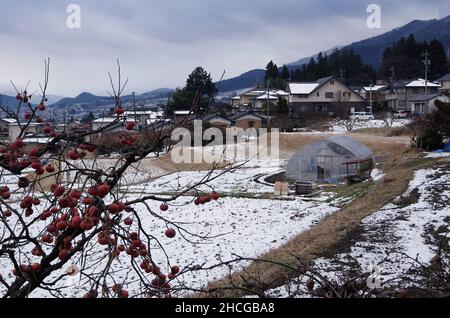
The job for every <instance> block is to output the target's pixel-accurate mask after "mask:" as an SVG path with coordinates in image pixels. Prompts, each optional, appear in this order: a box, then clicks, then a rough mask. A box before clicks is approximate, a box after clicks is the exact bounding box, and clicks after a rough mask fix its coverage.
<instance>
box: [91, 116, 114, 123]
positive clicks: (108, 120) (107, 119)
mask: <svg viewBox="0 0 450 318" xmlns="http://www.w3.org/2000/svg"><path fill="white" fill-rule="evenodd" d="M115 120H117V117H101V118H98V119H96V120H94V121H93V123H112V122H113V121H115Z"/></svg>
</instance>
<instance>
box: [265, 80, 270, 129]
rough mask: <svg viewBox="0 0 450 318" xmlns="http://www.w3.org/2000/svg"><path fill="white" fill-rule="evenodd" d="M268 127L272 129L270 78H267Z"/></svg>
mask: <svg viewBox="0 0 450 318" xmlns="http://www.w3.org/2000/svg"><path fill="white" fill-rule="evenodd" d="M266 86H267V126H268V127H267V128H268V129H270V79H269V78H268V79H267V83H266Z"/></svg>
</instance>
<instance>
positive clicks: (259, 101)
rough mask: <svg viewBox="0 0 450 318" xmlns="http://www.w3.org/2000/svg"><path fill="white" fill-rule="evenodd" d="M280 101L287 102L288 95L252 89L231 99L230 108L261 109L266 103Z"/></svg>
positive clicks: (278, 91)
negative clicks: (246, 107) (247, 107)
mask: <svg viewBox="0 0 450 318" xmlns="http://www.w3.org/2000/svg"><path fill="white" fill-rule="evenodd" d="M280 99H285V100H288V99H289V93H288V92H285V91H283V90H278V89H272V90H269V91H267V90H264V89H261V88H254V89H251V90H249V91H247V92H244V93H242V94H241V95H238V96H234V97H232V98H231V106H232V107H233V109H235V108H237V107H239V106H249V107H252V108H254V109H261V108H262V107H263V106H264V105H265V104H267V101H270V102H271V103H276V102H277V101H278V100H280Z"/></svg>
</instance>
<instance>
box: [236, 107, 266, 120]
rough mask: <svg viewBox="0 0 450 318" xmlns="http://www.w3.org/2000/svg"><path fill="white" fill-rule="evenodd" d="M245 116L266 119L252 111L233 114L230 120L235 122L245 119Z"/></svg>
mask: <svg viewBox="0 0 450 318" xmlns="http://www.w3.org/2000/svg"><path fill="white" fill-rule="evenodd" d="M245 116H256V117H259V118H261V119H266V118H265V117H264V116H262V115H259V114H257V113H255V112H253V111H251V110H249V111H244V112H240V113H236V114H233V116H231V117H230V119H231V120H233V121H235V120H237V119H239V118H242V117H245Z"/></svg>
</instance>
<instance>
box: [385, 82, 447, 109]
mask: <svg viewBox="0 0 450 318" xmlns="http://www.w3.org/2000/svg"><path fill="white" fill-rule="evenodd" d="M440 87H441V85H440V84H436V83H433V82H430V81H429V82H426V81H425V80H424V79H422V78H419V79H416V80H407V81H396V82H394V83H392V84H390V85H388V86H386V87H385V88H384V89H383V95H384V100H385V101H386V106H387V107H388V108H390V109H392V110H395V111H398V110H405V111H413V105H415V104H417V100H418V98H424V99H423V102H424V103H425V97H426V96H427V95H434V94H438V93H439V88H440Z"/></svg>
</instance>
